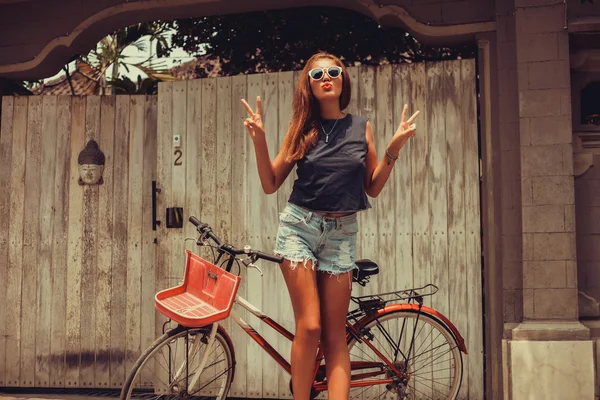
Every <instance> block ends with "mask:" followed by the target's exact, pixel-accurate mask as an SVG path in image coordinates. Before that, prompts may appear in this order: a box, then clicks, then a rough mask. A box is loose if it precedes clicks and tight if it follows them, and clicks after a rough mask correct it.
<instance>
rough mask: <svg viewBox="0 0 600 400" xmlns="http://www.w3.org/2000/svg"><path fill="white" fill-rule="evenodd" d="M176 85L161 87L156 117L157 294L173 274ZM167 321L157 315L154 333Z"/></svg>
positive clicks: (170, 84)
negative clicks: (170, 219) (170, 211)
mask: <svg viewBox="0 0 600 400" xmlns="http://www.w3.org/2000/svg"><path fill="white" fill-rule="evenodd" d="M172 101H173V84H172V83H167V82H161V83H159V85H158V109H157V112H158V115H157V138H156V145H157V148H156V166H157V168H156V182H157V187H158V188H159V189H160V193H157V194H156V206H157V216H156V218H157V219H158V220H159V221H161V224H160V225H159V226H158V227H157V228H156V229H157V230H156V236H157V242H158V247H157V250H156V291H157V292H158V291H159V290H164V289H166V288H168V287H169V280H168V278H169V275H170V273H171V247H170V243H169V237H168V231H167V229H166V223H167V222H166V220H165V214H164V210H165V208H166V207H167V206H168V205H169V204H170V197H169V191H170V188H171V186H172V182H171V169H172V166H171V165H172V159H171V151H172V148H173V147H172V146H173V145H172V143H173V134H172V131H173V127H172V124H171V120H172V118H173V103H172ZM165 321H166V318H165V317H163V316H162V314H159V313H156V321H155V332H156V333H157V334H159V333H162V327H163V324H164V322H165Z"/></svg>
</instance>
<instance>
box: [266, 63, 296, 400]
mask: <svg viewBox="0 0 600 400" xmlns="http://www.w3.org/2000/svg"><path fill="white" fill-rule="evenodd" d="M295 74H296V73H294V72H280V73H279V77H278V91H279V128H278V137H279V141H278V148H276V149H273V156H272V158H275V157H276V155H277V154H278V152H279V149H281V146H282V145H283V140H284V138H285V135H286V133H287V130H288V128H289V125H290V121H291V119H292V114H293V110H292V99H293V96H294V88H295V82H296V79H295ZM295 173H296V172H295V168H294V169H293V170H292V171H291V172H290V176H288V177H287V179H286V180H285V182H284V183H283V185H281V187H280V188H279V190H278V191H277V199H278V203H279V212H280V213H281V212H282V211H283V209H284V208H285V207H286V205H287V202H288V199H289V197H290V194H291V193H292V188H293V186H294V180H295ZM276 223H277V221H276ZM274 229H275V230H276V229H277V226H275V227H274ZM274 235H275V237H274V238H273V239H272V240H271V241H270V242H271V247H270V248H268V249H265V250H266V251H271V250H272V249H274V248H275V241H276V239H277V238H276V235H277V232H276V231H275V233H274ZM269 269H273V270H275V273H276V283H275V285H276V287H277V291H276V293H277V296H278V300H277V302H278V304H279V309H278V313H277V315H276V317H277V321H278V322H279V323H280V324H281V325H282V326H283V327H285V328H286V329H287V330H289V331H290V332H294V330H295V323H294V311H293V310H292V302H291V299H290V295H289V293H288V291H287V289H286V286H285V280H284V279H283V274H282V273H281V272H280V271H279V268H269ZM276 348H277V350H278V351H279V353H280V354H281V355H282V356H284V357H285V358H286V359H287V360H289V356H290V352H291V349H292V343H291V342H290V341H289V340H288V339H286V338H284V337H283V336H281V335H278V336H277V346H276ZM277 371H278V376H277V381H278V382H279V398H280V399H291V398H292V397H293V396H292V393H291V391H290V386H289V382H290V376H289V375H288V373H287V372H285V371H284V370H283V369H282V368H279V367H278V368H277Z"/></svg>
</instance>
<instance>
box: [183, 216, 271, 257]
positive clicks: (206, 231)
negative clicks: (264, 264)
mask: <svg viewBox="0 0 600 400" xmlns="http://www.w3.org/2000/svg"><path fill="white" fill-rule="evenodd" d="M189 220H190V222H191V223H192V224H193V225H194V226H195V227H196V229H197V230H198V232H199V233H200V234H202V235H204V236H207V237H209V238H211V239H212V240H213V241H214V242H215V243H216V244H217V246H219V250H222V251H224V252H226V253H228V254H230V255H232V256H237V255H241V254H247V255H249V256H254V257H256V259H262V260H266V261H271V262H274V263H277V264H281V263H282V262H283V257H281V256H275V255H272V254H267V253H263V252H262V251H259V250H250V249H249V248H247V249H236V248H235V247H233V246H231V245H228V244H224V243H223V241H222V240H221V239H219V237H218V236H217V235H215V234H214V233H213V231H212V228H211V227H210V226H209V225H208V224H204V223H202V222H201V221H200V220H199V219H198V218H196V217H194V216H191V217H190V219H189Z"/></svg>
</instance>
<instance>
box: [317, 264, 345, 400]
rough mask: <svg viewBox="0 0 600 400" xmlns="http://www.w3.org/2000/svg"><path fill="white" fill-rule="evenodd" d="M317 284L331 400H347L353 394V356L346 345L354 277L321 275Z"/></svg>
mask: <svg viewBox="0 0 600 400" xmlns="http://www.w3.org/2000/svg"><path fill="white" fill-rule="evenodd" d="M317 280H318V288H319V298H320V299H321V316H322V323H323V331H322V338H321V345H322V347H323V351H324V353H325V365H326V369H327V391H328V397H329V399H330V400H347V399H348V396H349V394H350V354H349V351H348V346H347V345H346V314H347V313H348V307H349V305H350V292H351V289H350V284H351V282H352V273H346V274H342V275H338V276H331V275H330V274H329V273H327V272H319V274H318V277H317Z"/></svg>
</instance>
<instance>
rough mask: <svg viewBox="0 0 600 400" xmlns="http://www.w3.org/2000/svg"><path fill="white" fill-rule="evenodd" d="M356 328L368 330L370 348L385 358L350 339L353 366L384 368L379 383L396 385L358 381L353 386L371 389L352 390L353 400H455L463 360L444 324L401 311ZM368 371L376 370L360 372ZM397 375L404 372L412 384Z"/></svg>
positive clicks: (460, 378) (367, 379)
mask: <svg viewBox="0 0 600 400" xmlns="http://www.w3.org/2000/svg"><path fill="white" fill-rule="evenodd" d="M356 328H357V329H359V330H360V329H361V328H362V329H367V330H368V331H369V332H370V333H371V334H372V335H373V338H372V339H370V343H371V345H372V346H373V347H374V348H375V349H377V351H379V352H380V353H381V357H380V356H378V355H377V353H376V352H375V351H373V349H371V348H370V347H369V346H368V344H367V343H365V342H364V341H361V342H358V341H355V340H352V341H351V343H350V345H351V352H350V355H351V361H352V362H354V361H362V360H364V361H372V362H375V363H380V365H381V368H382V369H381V378H378V380H386V379H391V380H392V382H391V383H386V384H378V385H377V384H372V383H369V379H371V380H373V379H372V378H366V377H365V378H362V377H361V378H358V379H356V380H353V383H354V382H356V383H357V382H363V383H364V384H367V386H364V387H356V388H352V390H351V395H350V398H352V399H362V398H365V396H366V397H368V398H371V399H383V398H388V397H390V396H391V397H393V398H394V399H396V398H397V399H399V400H408V399H411V400H412V399H419V400H420V399H434V398H435V399H448V400H454V399H455V398H456V396H457V395H458V390H459V388H460V383H461V381H462V357H461V354H460V350H459V349H458V344H457V343H456V339H455V338H454V336H453V334H452V333H451V332H450V331H449V330H448V329H447V327H446V326H445V325H442V324H441V323H439V322H438V321H437V320H436V319H434V318H431V317H430V316H428V315H427V314H424V313H417V312H413V311H404V310H402V311H396V312H390V313H387V314H383V315H381V316H378V317H377V319H375V320H373V321H371V322H370V323H368V324H367V325H365V326H362V327H359V326H357V327H356ZM390 353H391V354H390ZM391 355H394V357H391ZM385 357H390V358H389V359H388V362H389V361H391V360H393V361H391V362H392V363H393V365H394V367H393V368H390V367H389V366H388V365H387V364H386V360H385ZM407 357H408V360H407V359H406V358H407ZM352 368H353V370H354V371H358V368H360V364H354V365H353V367H352ZM354 368H356V369H354ZM373 368H376V367H375V366H374V367H373ZM369 370H371V371H373V370H374V369H371V368H362V369H361V371H362V372H366V371H369ZM394 371H400V372H403V371H406V372H405V373H406V377H407V378H408V383H407V384H403V383H402V377H401V376H398V375H396V373H395V372H394ZM373 381H374V382H375V381H376V380H373ZM411 393H412V395H410V394H411ZM406 396H409V397H406Z"/></svg>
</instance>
